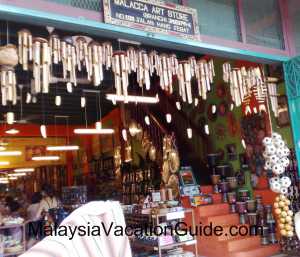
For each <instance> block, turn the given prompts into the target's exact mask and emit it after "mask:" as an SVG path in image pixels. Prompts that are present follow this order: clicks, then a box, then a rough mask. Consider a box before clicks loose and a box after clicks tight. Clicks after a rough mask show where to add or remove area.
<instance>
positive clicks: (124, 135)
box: [122, 129, 128, 141]
mask: <svg viewBox="0 0 300 257" xmlns="http://www.w3.org/2000/svg"><path fill="white" fill-rule="evenodd" d="M122 138H123V140H124V141H127V139H128V138H127V130H126V129H122Z"/></svg>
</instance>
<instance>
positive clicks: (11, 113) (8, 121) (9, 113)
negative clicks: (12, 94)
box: [6, 112, 15, 125]
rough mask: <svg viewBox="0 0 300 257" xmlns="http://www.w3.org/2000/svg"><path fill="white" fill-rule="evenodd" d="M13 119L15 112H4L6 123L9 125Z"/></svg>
mask: <svg viewBox="0 0 300 257" xmlns="http://www.w3.org/2000/svg"><path fill="white" fill-rule="evenodd" d="M14 121H15V114H14V113H13V112H8V113H6V122H7V124H9V125H11V124H13V123H14Z"/></svg>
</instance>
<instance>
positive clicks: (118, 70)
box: [112, 51, 130, 103]
mask: <svg viewBox="0 0 300 257" xmlns="http://www.w3.org/2000/svg"><path fill="white" fill-rule="evenodd" d="M112 71H113V72H114V75H115V88H116V94H117V95H118V96H120V95H123V96H124V98H125V103H127V102H128V100H126V98H127V96H128V85H129V81H128V75H129V73H130V69H129V60H128V57H127V54H126V52H124V51H117V52H115V53H114V55H113V59H112Z"/></svg>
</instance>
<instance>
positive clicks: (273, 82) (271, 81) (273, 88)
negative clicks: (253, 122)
mask: <svg viewBox="0 0 300 257" xmlns="http://www.w3.org/2000/svg"><path fill="white" fill-rule="evenodd" d="M267 83H268V91H269V97H270V102H271V108H272V111H273V113H274V116H275V118H278V116H279V111H278V98H277V96H278V91H277V83H278V79H277V78H271V77H268V78H267Z"/></svg>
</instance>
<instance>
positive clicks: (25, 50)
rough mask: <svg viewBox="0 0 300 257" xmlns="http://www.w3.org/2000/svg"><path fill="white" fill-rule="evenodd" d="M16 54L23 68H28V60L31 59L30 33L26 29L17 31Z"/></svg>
mask: <svg viewBox="0 0 300 257" xmlns="http://www.w3.org/2000/svg"><path fill="white" fill-rule="evenodd" d="M18 56H19V63H20V64H21V65H22V67H23V70H25V71H27V70H28V62H29V61H30V62H31V61H32V35H31V32H30V31H29V30H27V29H22V30H20V31H19V32H18Z"/></svg>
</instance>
